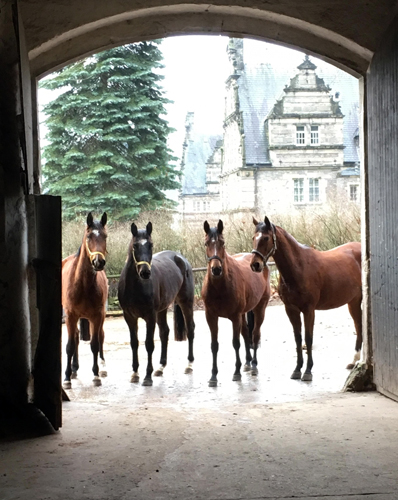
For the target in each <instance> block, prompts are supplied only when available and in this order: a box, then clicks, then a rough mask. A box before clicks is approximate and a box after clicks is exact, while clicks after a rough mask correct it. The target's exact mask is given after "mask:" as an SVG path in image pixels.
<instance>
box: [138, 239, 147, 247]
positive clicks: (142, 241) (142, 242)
mask: <svg viewBox="0 0 398 500" xmlns="http://www.w3.org/2000/svg"><path fill="white" fill-rule="evenodd" d="M147 241H148V240H141V241H140V243H141V245H142V246H144V245H145V243H146V242H147Z"/></svg>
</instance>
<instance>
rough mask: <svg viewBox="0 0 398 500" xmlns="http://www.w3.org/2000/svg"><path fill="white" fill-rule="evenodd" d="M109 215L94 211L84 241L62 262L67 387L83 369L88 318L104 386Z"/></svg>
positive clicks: (97, 380)
mask: <svg viewBox="0 0 398 500" xmlns="http://www.w3.org/2000/svg"><path fill="white" fill-rule="evenodd" d="M106 221H107V215H106V213H104V214H103V215H102V217H101V221H97V220H94V219H93V216H92V214H91V212H90V213H89V214H88V216H87V227H86V229H85V231H84V235H83V241H82V244H81V246H80V248H79V250H78V251H77V253H76V254H74V255H70V256H69V257H66V258H65V259H64V260H63V261H62V305H63V308H64V311H65V315H66V319H65V323H66V327H67V329H68V343H67V345H66V354H67V357H68V358H67V365H66V370H65V381H64V384H63V386H64V388H65V389H70V388H71V377H72V378H76V376H77V370H78V368H79V354H78V352H79V331H78V328H77V322H78V320H79V318H86V319H87V320H88V321H89V323H90V334H91V335H90V337H91V342H90V343H91V351H92V353H93V357H94V364H93V373H94V380H93V382H94V385H101V379H100V378H99V375H101V376H106V372H105V371H101V373H99V369H98V353H99V355H100V358H101V360H102V362H103V364H105V360H104V352H103V344H104V330H103V325H104V320H105V305H106V299H107V297H108V280H107V278H106V274H105V271H104V267H105V262H106V259H105V255H106V237H107V234H106V230H105V225H106Z"/></svg>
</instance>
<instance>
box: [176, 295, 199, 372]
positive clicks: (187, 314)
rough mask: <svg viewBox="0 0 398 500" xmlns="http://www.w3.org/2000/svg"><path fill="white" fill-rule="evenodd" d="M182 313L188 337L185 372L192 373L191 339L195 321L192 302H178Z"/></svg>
mask: <svg viewBox="0 0 398 500" xmlns="http://www.w3.org/2000/svg"><path fill="white" fill-rule="evenodd" d="M179 306H180V307H181V311H182V314H183V316H184V321H185V326H186V329H187V337H188V366H187V367H186V368H185V373H192V371H193V362H194V357H193V340H194V337H195V322H194V320H193V302H191V303H189V304H179Z"/></svg>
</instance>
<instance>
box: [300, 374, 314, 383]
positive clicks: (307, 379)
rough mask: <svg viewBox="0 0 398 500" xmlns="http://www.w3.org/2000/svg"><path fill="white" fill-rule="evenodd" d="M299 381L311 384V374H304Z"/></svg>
mask: <svg viewBox="0 0 398 500" xmlns="http://www.w3.org/2000/svg"><path fill="white" fill-rule="evenodd" d="M301 380H302V381H303V382H311V380H312V373H307V372H305V373H304V375H303V376H302V377H301Z"/></svg>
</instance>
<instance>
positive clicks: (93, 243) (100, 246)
mask: <svg viewBox="0 0 398 500" xmlns="http://www.w3.org/2000/svg"><path fill="white" fill-rule="evenodd" d="M107 220H108V217H107V215H106V212H104V213H103V214H102V217H101V220H100V221H98V220H94V218H93V215H92V213H91V212H90V213H89V214H88V215H87V227H86V234H85V241H86V250H87V255H88V257H89V259H90V262H91V265H92V266H93V269H94V271H102V270H103V269H104V267H105V263H106V258H105V255H106V238H107V236H108V235H107V232H106V229H105V225H106V221H107Z"/></svg>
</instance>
